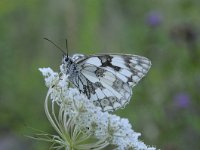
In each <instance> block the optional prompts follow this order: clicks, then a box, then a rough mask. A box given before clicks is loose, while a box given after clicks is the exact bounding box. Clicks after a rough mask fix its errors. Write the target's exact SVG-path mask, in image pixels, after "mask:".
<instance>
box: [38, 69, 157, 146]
mask: <svg viewBox="0 0 200 150" xmlns="http://www.w3.org/2000/svg"><path fill="white" fill-rule="evenodd" d="M39 70H40V71H41V72H42V74H43V76H44V77H45V84H46V86H47V87H48V88H49V90H48V93H47V96H46V99H45V107H44V108H45V113H46V115H47V118H48V120H49V121H50V123H51V125H52V126H53V128H54V129H55V130H56V132H57V133H58V135H51V136H48V139H46V141H50V142H52V146H51V148H52V149H65V150H92V149H93V150H100V149H104V148H106V147H108V146H109V147H111V148H109V149H115V150H155V148H154V147H148V146H147V145H145V144H144V143H143V142H142V141H139V140H138V137H139V136H140V135H141V134H140V133H137V132H135V131H134V130H133V129H132V126H131V124H130V123H129V121H128V120H127V119H124V118H120V117H119V116H116V115H113V114H109V113H108V112H102V111H101V109H100V108H98V107H96V106H95V105H94V104H93V103H92V102H91V101H90V100H88V99H87V97H86V96H85V95H83V94H81V93H80V92H79V91H78V89H77V88H74V87H72V86H70V83H69V81H68V79H67V76H66V75H64V74H62V75H61V76H60V75H59V74H58V73H56V72H54V71H53V70H51V69H50V68H40V69H39Z"/></svg>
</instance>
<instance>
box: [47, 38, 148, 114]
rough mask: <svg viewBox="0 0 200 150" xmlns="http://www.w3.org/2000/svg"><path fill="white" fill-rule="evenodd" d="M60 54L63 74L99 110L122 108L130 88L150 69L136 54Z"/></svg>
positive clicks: (143, 58) (144, 60)
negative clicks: (61, 55)
mask: <svg viewBox="0 0 200 150" xmlns="http://www.w3.org/2000/svg"><path fill="white" fill-rule="evenodd" d="M47 40H48V39H47ZM50 42H51V41H50ZM53 44H54V43H53ZM62 52H63V51H62ZM63 53H64V55H63V58H62V65H61V67H62V69H61V70H62V73H63V74H65V75H67V76H68V79H69V81H70V82H71V83H72V84H73V85H74V86H75V87H76V88H77V89H78V90H79V91H80V93H83V94H84V95H85V96H86V97H87V98H88V99H89V100H91V101H92V102H93V103H94V105H95V106H97V107H100V108H101V109H102V111H115V110H117V109H119V108H124V107H125V105H126V104H127V103H129V101H130V99H131V96H132V88H133V87H134V86H135V85H136V84H137V83H138V82H139V81H140V80H141V79H142V78H143V77H144V76H145V75H146V74H147V72H148V71H149V69H150V67H151V61H150V60H149V59H147V58H145V57H142V56H138V55H131V54H97V55H88V56H86V55H83V54H74V55H73V56H72V57H70V56H68V53H67V54H66V53H65V52H63Z"/></svg>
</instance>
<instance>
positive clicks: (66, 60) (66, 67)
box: [62, 55, 75, 75]
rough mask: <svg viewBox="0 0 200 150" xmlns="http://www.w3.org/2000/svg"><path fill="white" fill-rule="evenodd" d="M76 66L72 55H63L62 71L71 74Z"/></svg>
mask: <svg viewBox="0 0 200 150" xmlns="http://www.w3.org/2000/svg"><path fill="white" fill-rule="evenodd" d="M74 68H75V64H74V62H73V60H72V58H71V57H69V56H67V55H63V58H62V73H64V74H66V75H67V74H69V73H72V72H73V70H74Z"/></svg>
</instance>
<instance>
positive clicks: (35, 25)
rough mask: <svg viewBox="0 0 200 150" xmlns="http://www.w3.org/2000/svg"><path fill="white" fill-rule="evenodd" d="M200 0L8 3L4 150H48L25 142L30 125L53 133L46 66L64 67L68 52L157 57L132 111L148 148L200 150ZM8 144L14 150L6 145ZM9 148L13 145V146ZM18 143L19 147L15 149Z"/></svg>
mask: <svg viewBox="0 0 200 150" xmlns="http://www.w3.org/2000/svg"><path fill="white" fill-rule="evenodd" d="M199 6H200V1H198V0H176V1H172V0H163V1H160V0H152V1H146V0H137V1H136V0H125V1H122V0H101V1H100V0H99V1H97V0H96V1H92V0H84V1H83V0H59V1H55V0H44V1H40V0H17V1H14V0H1V1H0V70H1V73H0V85H1V86H0V149H1V150H12V149H15V150H18V149H20V150H22V149H24V150H44V149H48V147H49V143H44V142H37V141H33V140H30V139H28V138H26V137H25V136H24V135H27V134H28V135H29V134H30V132H31V129H30V127H33V128H36V129H40V130H43V131H47V132H50V133H53V132H54V131H53V129H52V127H51V126H50V124H49V123H48V121H47V119H46V116H45V113H44V110H43V102H44V98H45V94H46V92H47V88H46V87H45V85H44V81H43V77H42V76H41V74H40V72H39V71H38V68H39V67H51V68H53V69H54V70H56V71H58V70H59V65H60V62H61V54H60V52H59V51H58V50H55V47H53V46H52V45H51V44H49V43H48V42H46V41H44V40H43V37H47V38H49V39H51V40H53V41H54V42H55V43H57V44H58V45H60V46H61V47H63V48H64V47H65V39H66V38H67V39H68V42H69V43H68V45H69V49H70V53H71V54H73V53H83V54H93V53H105V52H109V53H130V54H138V55H143V56H145V57H147V58H149V59H150V60H152V64H153V65H152V68H151V70H150V72H149V73H148V75H147V76H146V78H145V79H143V80H142V81H141V82H140V84H139V85H137V86H136V87H135V88H134V90H133V93H134V94H133V98H132V101H131V102H130V104H129V105H127V107H126V108H125V109H122V110H118V111H117V112H116V113H117V114H118V115H120V116H121V117H126V118H129V120H130V121H131V123H132V125H133V128H134V130H136V131H137V132H141V133H142V136H141V138H140V139H142V140H143V141H144V142H145V143H146V144H149V145H155V146H156V147H157V148H160V149H163V150H180V149H181V150H188V149H193V150H198V149H200V143H199V139H200V117H199V115H200V94H199V89H200V69H199V67H200V47H199V24H200V18H199V14H200V9H199ZM6 143H9V146H10V147H6ZM7 145H8V144H7ZM12 146H13V147H12Z"/></svg>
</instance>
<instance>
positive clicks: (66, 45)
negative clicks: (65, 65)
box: [66, 39, 69, 58]
mask: <svg viewBox="0 0 200 150" xmlns="http://www.w3.org/2000/svg"><path fill="white" fill-rule="evenodd" d="M66 49H67V58H68V52H69V51H68V44H67V39H66Z"/></svg>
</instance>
